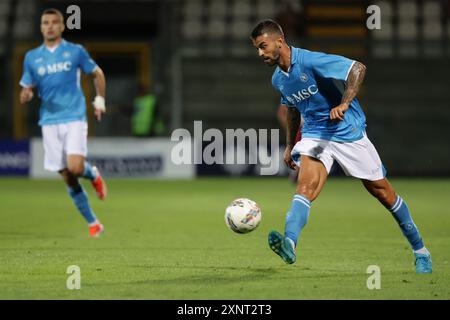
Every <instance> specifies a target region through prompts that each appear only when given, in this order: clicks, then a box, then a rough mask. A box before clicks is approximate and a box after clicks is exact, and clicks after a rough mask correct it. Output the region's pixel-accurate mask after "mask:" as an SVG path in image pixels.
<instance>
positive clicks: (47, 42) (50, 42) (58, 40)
mask: <svg viewBox="0 0 450 320" xmlns="http://www.w3.org/2000/svg"><path fill="white" fill-rule="evenodd" d="M61 41H62V38H61V37H59V38H56V39H54V40H44V45H45V46H46V47H47V48H48V49H55V48H56V47H57V46H59V44H60V43H61Z"/></svg>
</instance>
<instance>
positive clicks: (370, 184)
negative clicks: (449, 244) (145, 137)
mask: <svg viewBox="0 0 450 320" xmlns="http://www.w3.org/2000/svg"><path fill="white" fill-rule="evenodd" d="M251 39H252V42H253V45H254V47H255V48H256V50H257V53H258V55H259V57H261V58H262V59H263V61H264V63H265V64H266V65H268V66H277V67H276V69H275V71H274V73H273V76H272V85H273V87H274V88H275V89H276V90H278V91H279V92H280V94H281V104H283V105H287V106H288V110H287V135H286V150H285V154H284V161H285V163H286V164H287V165H288V166H289V167H290V168H291V169H295V168H296V167H299V175H298V182H297V189H296V194H295V195H294V198H293V200H292V205H291V209H290V211H289V212H288V213H287V216H286V224H285V233H284V235H282V234H280V233H279V232H277V231H271V232H270V233H269V236H268V241H269V246H270V248H271V249H272V250H273V251H274V252H275V253H276V254H278V255H279V256H280V257H281V258H282V259H283V260H284V261H285V262H286V263H289V264H291V263H294V262H295V261H296V255H295V249H296V247H297V241H298V238H299V235H300V232H301V230H302V229H303V227H304V226H305V224H306V222H307V219H308V217H309V210H310V206H311V203H312V202H313V201H314V200H315V199H316V198H317V196H318V195H319V193H320V191H321V190H322V188H323V186H324V184H325V181H326V180H327V176H328V174H329V172H330V170H331V166H332V164H333V162H334V161H336V162H337V163H338V164H339V165H340V166H341V167H342V169H343V171H344V172H345V174H346V175H349V176H353V177H355V178H358V179H360V180H361V181H362V183H363V185H364V186H365V188H366V189H367V190H368V191H369V192H370V193H371V194H372V195H373V196H374V197H376V198H377V199H378V200H379V201H380V202H381V204H383V205H384V206H385V207H386V209H388V210H389V211H390V212H391V213H392V215H393V217H394V218H395V220H396V221H397V223H398V224H399V226H400V229H401V230H402V232H403V234H404V236H405V237H406V238H407V240H408V242H409V243H410V245H411V247H412V250H413V253H414V256H415V264H416V272H417V273H431V272H432V262H431V255H430V253H429V251H428V250H427V249H426V248H425V246H424V245H423V242H422V237H421V236H420V234H419V231H418V229H417V227H416V225H415V224H414V222H413V220H412V218H411V215H410V213H409V209H408V207H407V205H406V203H405V202H404V201H403V199H402V198H401V197H400V196H399V195H397V194H396V193H395V191H394V189H393V188H392V186H391V185H390V184H389V182H388V180H387V179H386V171H385V169H384V167H383V164H382V162H381V159H380V157H379V155H378V153H377V151H376V149H375V147H374V146H373V144H372V143H371V142H370V140H369V139H368V137H367V134H366V129H365V128H366V119H365V115H364V113H363V111H362V109H361V106H360V104H359V102H358V99H357V98H356V95H357V93H358V91H359V88H360V86H361V83H362V82H363V79H364V76H365V72H366V67H365V66H364V65H363V64H362V63H360V62H357V61H354V60H350V59H348V58H345V57H342V56H338V55H332V54H324V53H320V52H312V51H308V50H304V49H301V48H295V47H292V46H289V45H288V44H287V43H286V41H285V38H284V34H283V30H282V29H281V27H280V25H279V24H278V23H276V22H275V21H273V20H265V21H262V22H260V23H259V24H258V25H257V26H256V27H255V28H254V30H253V31H252V34H251ZM300 115H301V116H300ZM300 117H302V118H303V120H304V124H303V128H302V139H301V140H300V141H299V142H297V143H295V138H296V135H297V132H298V128H299V124H300Z"/></svg>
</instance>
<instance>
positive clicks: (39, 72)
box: [38, 67, 46, 76]
mask: <svg viewBox="0 0 450 320" xmlns="http://www.w3.org/2000/svg"><path fill="white" fill-rule="evenodd" d="M45 71H46V70H45V68H44V67H39V69H38V75H40V76H43V75H44V74H45Z"/></svg>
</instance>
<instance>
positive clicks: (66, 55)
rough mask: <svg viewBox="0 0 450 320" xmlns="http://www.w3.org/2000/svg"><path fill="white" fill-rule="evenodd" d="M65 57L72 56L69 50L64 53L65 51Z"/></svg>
mask: <svg viewBox="0 0 450 320" xmlns="http://www.w3.org/2000/svg"><path fill="white" fill-rule="evenodd" d="M63 57H64V58H66V59H67V58H69V57H70V52H68V51H65V52H64V53H63Z"/></svg>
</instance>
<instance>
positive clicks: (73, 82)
mask: <svg viewBox="0 0 450 320" xmlns="http://www.w3.org/2000/svg"><path fill="white" fill-rule="evenodd" d="M96 67H97V65H96V63H95V62H94V61H93V60H92V59H91V57H90V56H89V54H88V53H87V51H86V49H84V48H83V46H81V45H77V44H74V43H71V42H68V41H65V40H64V39H62V41H61V43H60V44H59V45H58V46H57V47H56V48H55V50H54V51H53V52H52V51H50V49H48V48H47V47H46V46H45V45H44V44H42V45H41V46H40V47H38V48H35V49H32V50H30V51H28V52H27V54H26V55H25V60H24V64H23V74H22V79H21V80H20V85H21V86H22V87H28V86H33V87H35V88H36V89H37V91H38V94H39V97H40V98H41V108H40V112H39V114H40V116H39V125H41V126H42V125H49V124H58V123H66V122H71V121H77V120H82V121H85V120H86V101H85V98H84V95H83V92H82V90H81V86H80V76H81V71H83V72H84V73H92V72H93V71H94V70H95V69H96Z"/></svg>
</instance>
